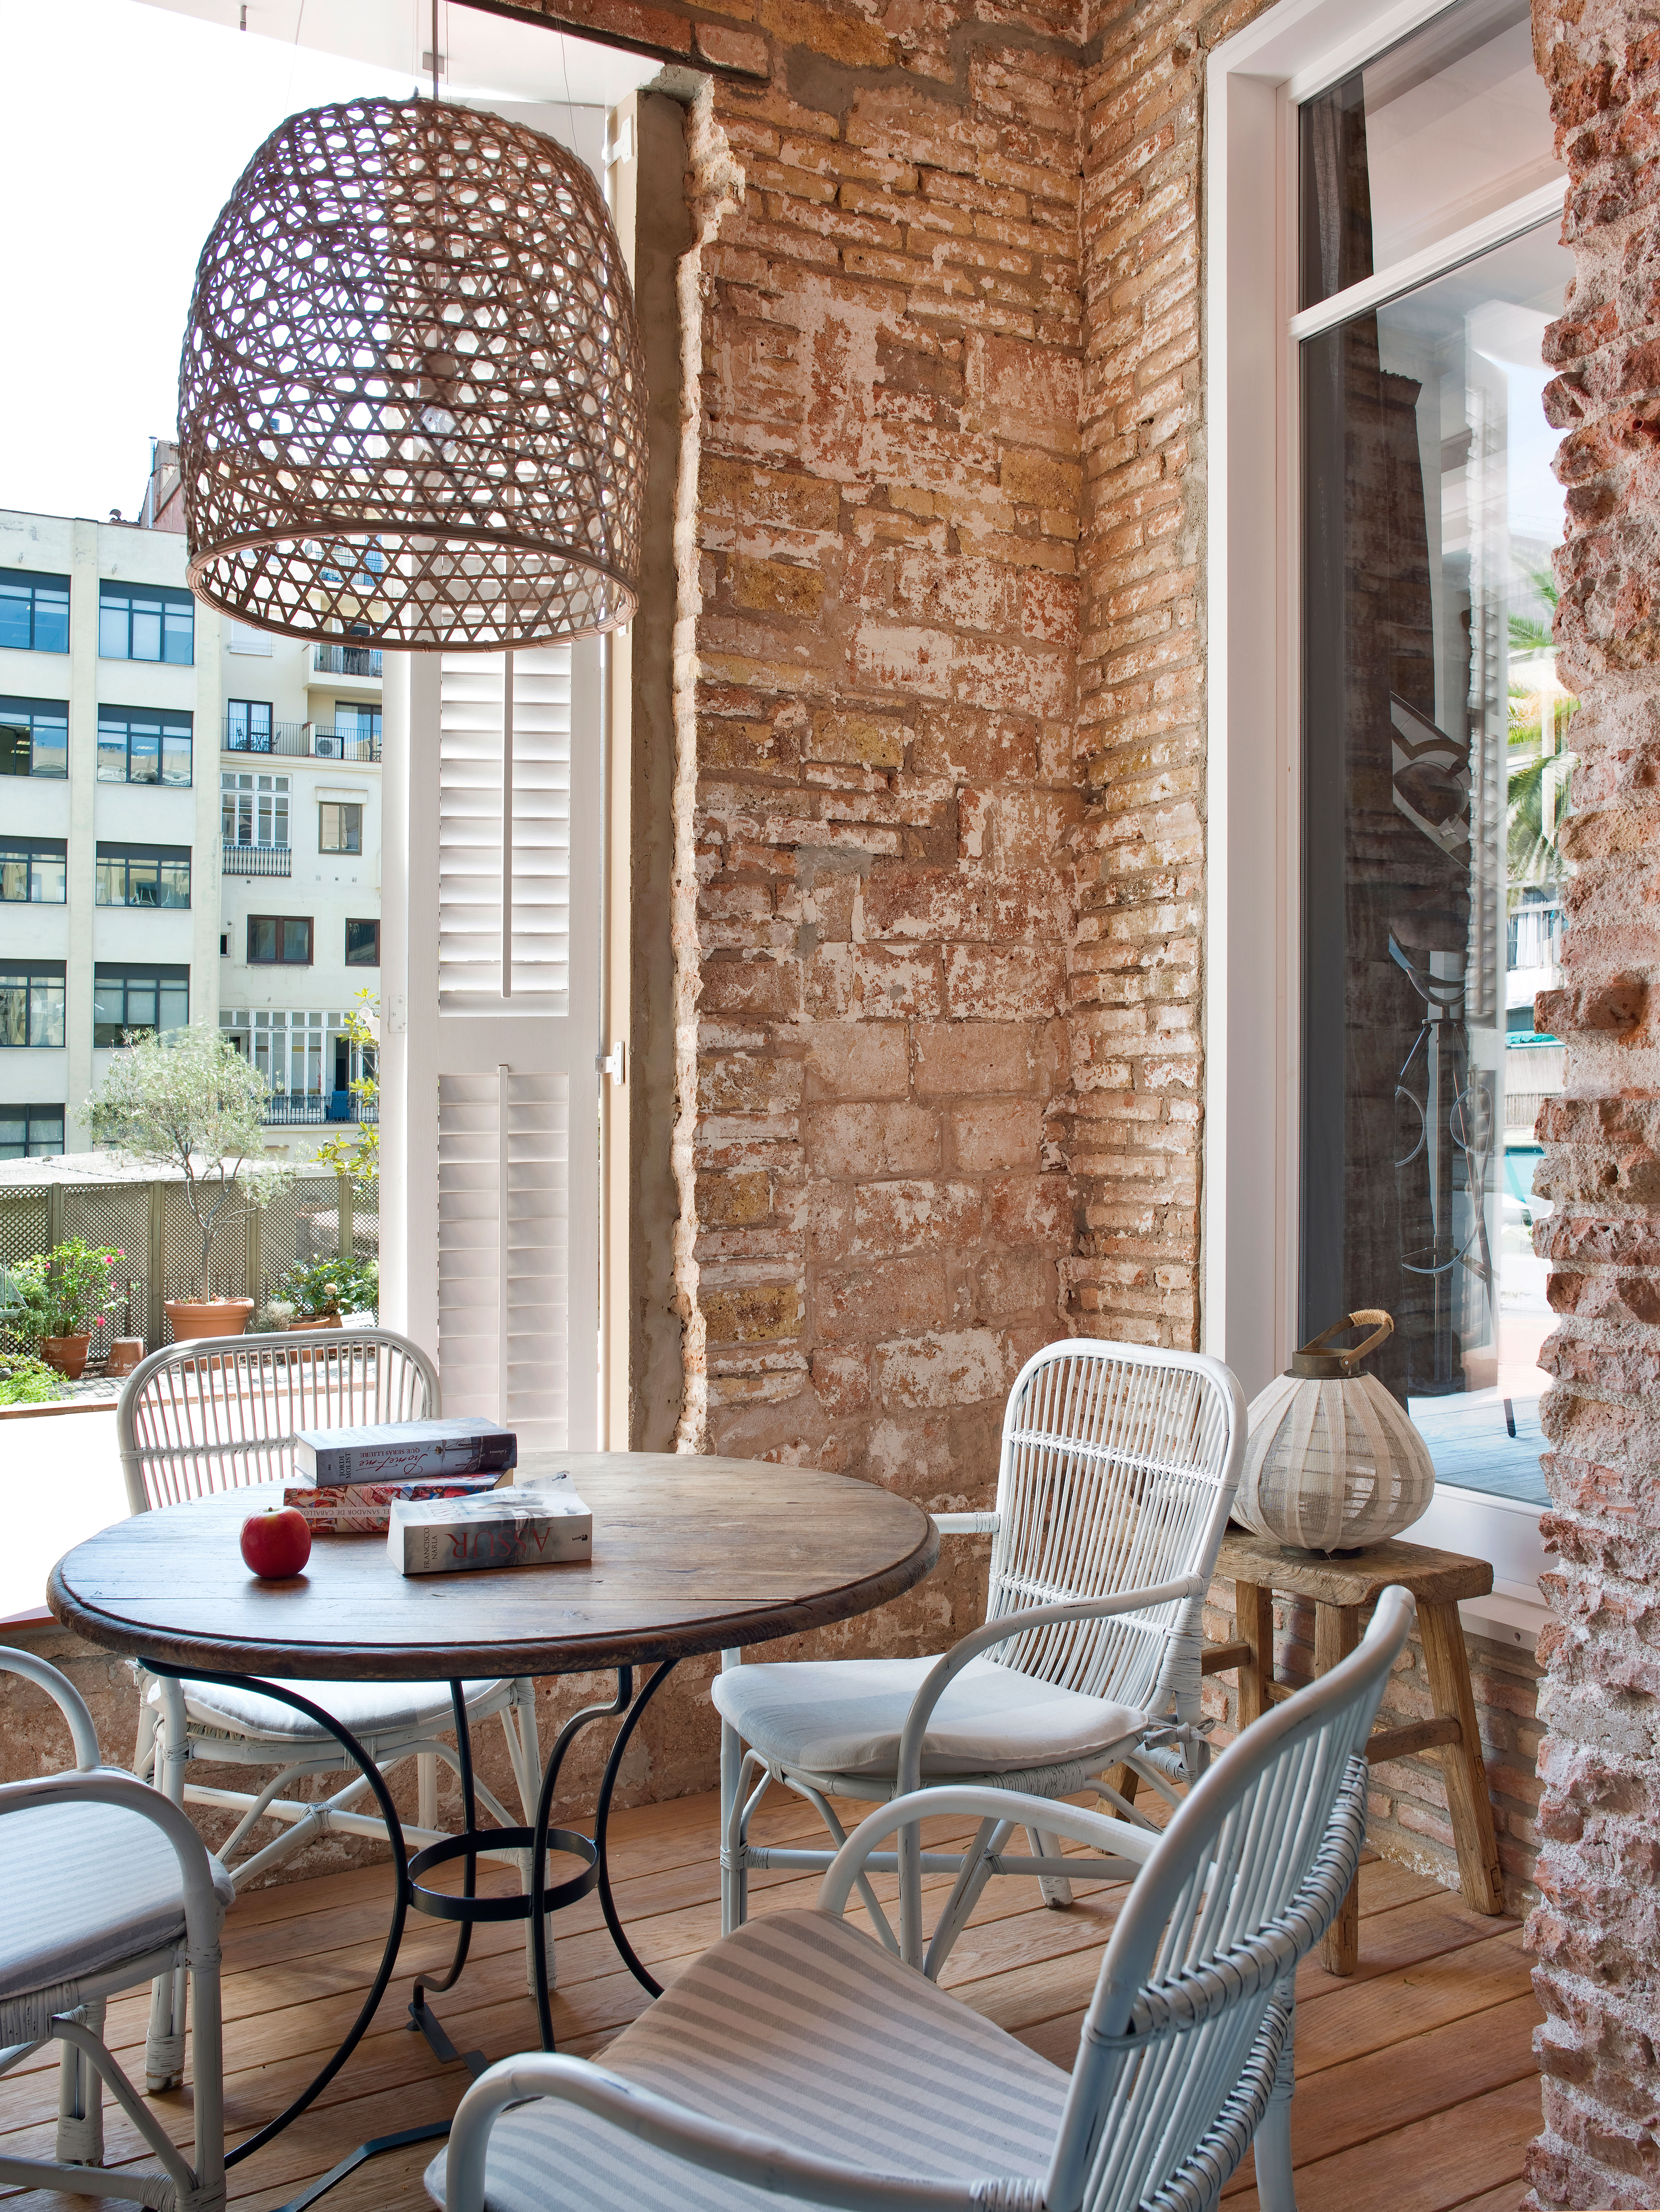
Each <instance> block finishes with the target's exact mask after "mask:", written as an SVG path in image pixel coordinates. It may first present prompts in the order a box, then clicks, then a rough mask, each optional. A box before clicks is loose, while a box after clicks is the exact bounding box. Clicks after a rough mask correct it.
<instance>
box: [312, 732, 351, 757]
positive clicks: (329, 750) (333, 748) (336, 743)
mask: <svg viewBox="0 0 1660 2212" xmlns="http://www.w3.org/2000/svg"><path fill="white" fill-rule="evenodd" d="M316 756H317V758H318V759H319V760H344V758H345V757H346V748H345V740H344V738H341V737H339V736H338V735H337V733H336V732H334V731H333V730H319V732H317V738H316Z"/></svg>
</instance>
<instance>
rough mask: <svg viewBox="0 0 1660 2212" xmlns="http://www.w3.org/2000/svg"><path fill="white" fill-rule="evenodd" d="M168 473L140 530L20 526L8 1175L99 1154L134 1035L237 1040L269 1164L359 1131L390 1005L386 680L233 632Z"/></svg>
mask: <svg viewBox="0 0 1660 2212" xmlns="http://www.w3.org/2000/svg"><path fill="white" fill-rule="evenodd" d="M185 562H186V550H185V538H184V535H183V530H182V513H181V512H180V502H179V501H178V498H177V496H176V466H175V465H174V462H173V449H172V448H171V447H168V446H166V445H162V446H159V447H158V448H157V453H156V460H155V467H154V469H153V471H152V477H151V483H150V488H149V494H148V495H147V497H146V501H145V504H144V508H143V515H142V519H141V520H140V522H138V523H137V524H133V523H125V522H121V521H119V520H115V519H113V518H112V520H110V521H109V522H106V523H99V522H94V521H90V520H84V519H71V518H68V517H63V516H53V515H38V514H27V513H16V512H4V511H0V797H3V800H4V804H3V805H0V1159H16V1158H27V1157H31V1156H33V1157H45V1156H48V1155H52V1154H55V1153H58V1152H65V1151H69V1152H76V1151H82V1150H84V1149H85V1148H86V1147H87V1145H88V1141H89V1139H88V1131H87V1127H86V1121H85V1112H84V1109H85V1102H86V1100H87V1098H88V1095H89V1094H90V1093H91V1091H94V1089H95V1088H96V1086H97V1085H98V1083H99V1082H100V1080H101V1079H102V1076H103V1074H104V1073H105V1070H106V1067H107V1066H108V1061H109V1056H110V1054H111V1053H112V1051H113V1050H114V1049H115V1048H117V1047H118V1046H119V1043H120V1042H121V1039H122V1037H123V1036H125V1035H126V1034H127V1033H129V1032H131V1031H132V1030H146V1029H157V1028H159V1029H161V1030H167V1029H173V1028H179V1027H182V1026H184V1025H185V1024H190V1023H194V1024H198V1025H202V1024H205V1025H210V1026H212V1025H216V1026H217V1027H219V1028H220V1029H221V1030H222V1031H223V1032H224V1033H225V1034H226V1035H227V1036H230V1037H231V1038H232V1039H233V1040H234V1042H235V1043H236V1045H237V1047H238V1048H239V1049H240V1051H242V1052H243V1053H244V1054H246V1056H247V1057H248V1058H249V1059H251V1060H252V1061H253V1062H254V1064H255V1065H256V1066H258V1068H259V1069H260V1071H261V1073H263V1074H264V1075H265V1078H266V1080H267V1082H268V1083H269V1085H271V1109H270V1114H269V1121H270V1125H271V1126H270V1130H269V1141H270V1148H271V1150H272V1151H273V1152H288V1153H290V1154H291V1155H293V1156H294V1157H295V1158H306V1157H309V1156H310V1155H311V1154H312V1153H313V1152H315V1149H316V1146H317V1144H318V1142H319V1141H320V1140H322V1139H325V1138H326V1137H327V1136H328V1135H331V1134H333V1133H337V1132H338V1130H339V1128H340V1127H341V1125H342V1124H343V1123H344V1122H347V1121H350V1119H351V1118H353V1115H354V1113H355V1103H354V1102H353V1100H352V1099H351V1097H350V1082H351V1080H352V1079H353V1077H354V1076H355V1075H356V1074H357V1073H360V1072H361V1066H360V1062H359V1060H358V1059H357V1057H356V1054H355V1053H354V1050H353V1048H352V1047H351V1045H350V1040H349V1038H348V1036H347V1035H346V1022H347V1018H348V1016H349V1014H350V1011H351V1009H352V1008H353V1006H354V1005H355V1004H356V1002H357V1001H358V1000H359V999H360V997H361V994H362V993H363V992H364V991H365V990H366V989H367V990H368V992H370V993H371V994H374V993H378V989H379V981H380V973H379V970H380V654H379V653H369V652H368V651H367V650H365V649H362V648H359V647H353V646H351V645H350V644H330V645H317V646H312V645H307V644H304V643H298V642H295V641H289V640H287V639H274V638H271V637H266V636H264V635H261V634H259V633H258V632H255V631H252V630H249V629H245V628H243V627H242V626H241V625H240V624H236V623H228V622H224V621H222V619H221V618H220V617H219V616H217V615H216V613H215V612H214V611H212V610H211V609H210V608H208V607H205V606H204V605H200V604H199V603H198V602H197V601H196V600H194V599H192V595H191V592H190V591H189V590H188V588H187V586H186V585H185Z"/></svg>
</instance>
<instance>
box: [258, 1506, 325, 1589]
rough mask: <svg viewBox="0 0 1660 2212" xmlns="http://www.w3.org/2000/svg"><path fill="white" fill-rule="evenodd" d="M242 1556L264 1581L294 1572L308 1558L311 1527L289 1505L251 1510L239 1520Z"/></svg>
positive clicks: (295, 1573) (279, 1580) (296, 1571)
mask: <svg viewBox="0 0 1660 2212" xmlns="http://www.w3.org/2000/svg"><path fill="white" fill-rule="evenodd" d="M242 1557H243V1559H245V1560H246V1563H247V1565H249V1566H250V1567H251V1568H252V1570H253V1571H254V1573H255V1574H256V1575H258V1576H259V1577H260V1578H261V1579H262V1580H263V1581H265V1582H281V1581H283V1579H284V1578H285V1577H287V1576H289V1575H297V1574H298V1573H299V1571H300V1570H301V1567H303V1566H304V1565H305V1564H306V1562H307V1559H310V1557H311V1529H310V1527H309V1526H308V1524H307V1520H306V1516H305V1515H304V1514H303V1513H300V1512H297V1511H296V1510H295V1508H294V1507H293V1506H292V1505H284V1506H283V1507H282V1508H281V1510H273V1511H271V1512H269V1513H250V1514H249V1516H248V1517H247V1519H246V1521H245V1522H243V1523H242Z"/></svg>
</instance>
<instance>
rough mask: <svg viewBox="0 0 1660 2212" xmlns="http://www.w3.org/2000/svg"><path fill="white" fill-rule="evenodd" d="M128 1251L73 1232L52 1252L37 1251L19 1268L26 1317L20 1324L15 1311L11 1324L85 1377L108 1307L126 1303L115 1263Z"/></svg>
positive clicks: (53, 1362) (76, 1376) (65, 1369)
mask: <svg viewBox="0 0 1660 2212" xmlns="http://www.w3.org/2000/svg"><path fill="white" fill-rule="evenodd" d="M125 1256H126V1255H125V1253H122V1252H106V1251H101V1250H97V1249H94V1248H93V1247H92V1246H91V1245H88V1244H87V1243H83V1242H82V1239H81V1238H80V1237H68V1238H66V1239H65V1241H64V1243H61V1244H54V1245H53V1247H52V1250H51V1251H50V1252H37V1253H36V1254H35V1255H34V1257H33V1259H31V1260H26V1261H24V1262H23V1264H22V1266H21V1267H19V1268H17V1269H15V1271H14V1273H13V1276H12V1281H13V1283H14V1285H15V1286H16V1289H17V1291H20V1292H21V1315H22V1316H24V1317H26V1318H24V1319H23V1322H22V1325H21V1326H20V1322H19V1320H18V1319H15V1318H12V1317H11V1315H10V1314H9V1315H8V1326H9V1328H10V1329H11V1331H12V1334H14V1335H17V1336H26V1337H27V1338H29V1339H32V1340H33V1341H34V1342H35V1343H36V1344H38V1345H39V1346H40V1355H41V1357H42V1358H44V1359H45V1360H46V1363H47V1364H48V1365H49V1366H52V1367H55V1368H56V1369H57V1370H58V1373H59V1374H60V1375H65V1376H68V1377H69V1379H70V1382H71V1383H76V1382H78V1381H79V1380H80V1378H81V1374H82V1370H83V1369H84V1368H85V1366H86V1364H87V1351H88V1346H90V1344H91V1342H92V1332H93V1330H94V1329H96V1328H102V1327H103V1326H104V1323H105V1322H106V1320H107V1319H108V1317H109V1316H108V1313H107V1309H108V1308H109V1307H111V1306H116V1305H123V1304H125V1303H126V1301H125V1298H124V1297H122V1296H121V1295H120V1294H119V1292H118V1291H117V1290H116V1287H115V1263H116V1261H118V1260H121V1259H125ZM100 1308H102V1309H106V1310H103V1311H100V1310H96V1309H100Z"/></svg>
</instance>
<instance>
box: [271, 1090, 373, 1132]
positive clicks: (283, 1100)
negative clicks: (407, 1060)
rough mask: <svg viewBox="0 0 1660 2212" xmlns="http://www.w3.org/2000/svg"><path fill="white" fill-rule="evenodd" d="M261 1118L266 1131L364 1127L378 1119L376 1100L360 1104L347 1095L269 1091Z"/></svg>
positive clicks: (341, 1093)
mask: <svg viewBox="0 0 1660 2212" xmlns="http://www.w3.org/2000/svg"><path fill="white" fill-rule="evenodd" d="M379 1120H380V1102H379V1100H377V1099H370V1100H369V1101H368V1103H362V1102H360V1101H359V1100H357V1099H356V1098H354V1097H352V1095H351V1093H350V1091H272V1093H271V1097H270V1098H269V1100H268V1101H267V1102H266V1105H265V1125H266V1127H268V1128H282V1129H305V1128H319V1127H322V1126H324V1125H325V1123H327V1122H331V1121H334V1122H342V1123H344V1122H347V1121H356V1122H357V1123H358V1124H359V1125H360V1126H364V1125H368V1124H372V1123H374V1122H376V1121H379Z"/></svg>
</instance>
